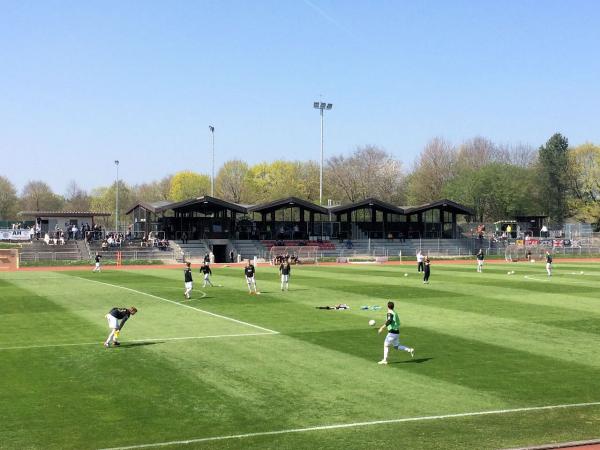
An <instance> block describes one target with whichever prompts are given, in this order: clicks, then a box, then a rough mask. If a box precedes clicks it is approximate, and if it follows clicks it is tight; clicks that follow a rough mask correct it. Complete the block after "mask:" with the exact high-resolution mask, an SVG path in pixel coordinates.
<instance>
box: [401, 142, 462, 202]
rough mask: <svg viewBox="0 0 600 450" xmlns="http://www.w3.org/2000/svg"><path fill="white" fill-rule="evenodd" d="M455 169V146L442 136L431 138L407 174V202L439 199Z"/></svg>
mask: <svg viewBox="0 0 600 450" xmlns="http://www.w3.org/2000/svg"><path fill="white" fill-rule="evenodd" d="M455 171H456V150H455V148H454V147H453V146H452V144H450V143H449V142H448V141H446V140H444V139H442V138H439V137H436V138H434V139H432V140H431V141H429V142H428V143H427V145H425V148H424V149H423V151H422V152H421V154H420V155H419V158H418V159H417V161H416V163H415V166H414V169H413V171H412V173H411V174H410V176H409V180H408V182H407V185H408V187H407V189H408V202H409V203H410V204H413V205H418V204H422V203H427V202H431V201H435V200H439V199H440V198H441V197H442V190H443V189H444V186H445V185H446V183H448V182H449V181H450V180H451V179H452V178H453V177H454V175H455Z"/></svg>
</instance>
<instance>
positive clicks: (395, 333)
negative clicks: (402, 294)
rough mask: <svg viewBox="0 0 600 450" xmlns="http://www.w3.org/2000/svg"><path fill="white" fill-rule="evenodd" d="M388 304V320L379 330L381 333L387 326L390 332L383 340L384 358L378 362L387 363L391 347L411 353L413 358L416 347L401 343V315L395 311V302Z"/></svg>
mask: <svg viewBox="0 0 600 450" xmlns="http://www.w3.org/2000/svg"><path fill="white" fill-rule="evenodd" d="M387 306H388V311H387V320H386V321H385V323H384V324H383V325H381V327H380V328H379V330H378V331H377V332H378V333H381V332H382V331H383V330H384V329H385V328H387V330H388V334H387V336H386V337H385V341H384V342H383V359H382V360H381V361H379V362H378V363H377V364H387V357H388V352H389V351H390V347H394V348H395V349H396V350H404V351H405V352H408V353H410V356H411V358H412V357H414V356H415V349H414V348H410V347H405V346H404V345H400V317H399V316H398V313H397V312H396V311H394V302H388V304H387Z"/></svg>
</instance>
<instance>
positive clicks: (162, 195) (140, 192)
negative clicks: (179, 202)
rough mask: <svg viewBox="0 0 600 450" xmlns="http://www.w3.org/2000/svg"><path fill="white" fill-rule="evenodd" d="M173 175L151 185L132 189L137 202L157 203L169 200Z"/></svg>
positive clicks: (141, 185)
mask: <svg viewBox="0 0 600 450" xmlns="http://www.w3.org/2000/svg"><path fill="white" fill-rule="evenodd" d="M171 179H172V176H171V175H167V176H166V177H164V178H162V179H160V180H158V181H151V182H149V183H142V184H138V185H136V186H134V187H133V188H132V191H133V195H134V197H135V198H136V199H137V201H142V202H157V201H161V200H169V192H170V190H171Z"/></svg>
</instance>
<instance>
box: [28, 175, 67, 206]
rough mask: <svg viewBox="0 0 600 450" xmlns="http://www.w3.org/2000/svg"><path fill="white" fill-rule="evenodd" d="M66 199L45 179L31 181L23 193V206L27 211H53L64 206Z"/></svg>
mask: <svg viewBox="0 0 600 450" xmlns="http://www.w3.org/2000/svg"><path fill="white" fill-rule="evenodd" d="M63 204H64V199H63V198H62V197H60V196H58V195H56V194H55V193H54V192H53V191H52V188H51V187H50V186H49V185H48V184H47V183H45V182H43V181H30V182H29V183H27V184H26V185H25V186H24V187H23V191H22V193H21V208H22V209H23V210H27V211H48V210H50V211H52V210H59V209H61V208H62V207H63Z"/></svg>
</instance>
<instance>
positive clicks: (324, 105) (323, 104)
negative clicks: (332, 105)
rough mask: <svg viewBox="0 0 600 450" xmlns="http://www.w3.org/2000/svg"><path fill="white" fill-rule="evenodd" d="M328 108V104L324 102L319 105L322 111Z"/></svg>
mask: <svg viewBox="0 0 600 450" xmlns="http://www.w3.org/2000/svg"><path fill="white" fill-rule="evenodd" d="M326 106H327V104H326V103H323V102H321V103H320V104H319V108H320V109H324V108H325V107H326Z"/></svg>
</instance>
